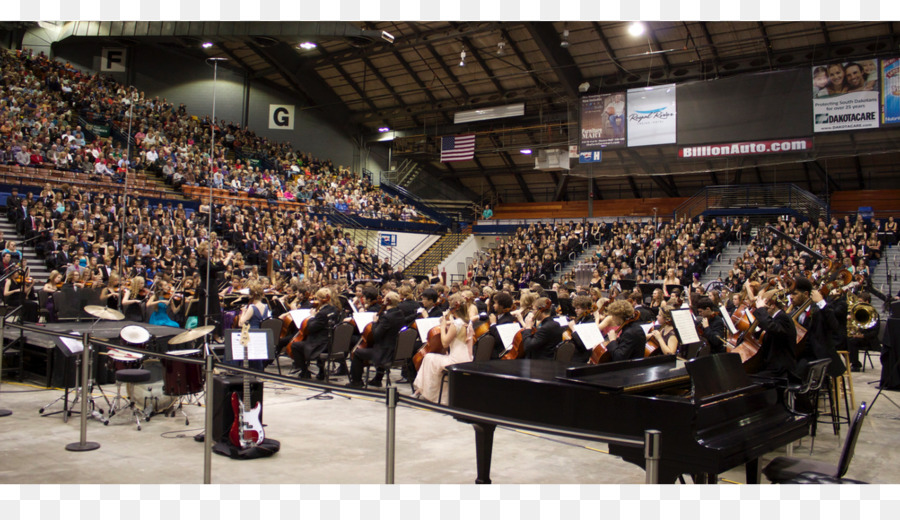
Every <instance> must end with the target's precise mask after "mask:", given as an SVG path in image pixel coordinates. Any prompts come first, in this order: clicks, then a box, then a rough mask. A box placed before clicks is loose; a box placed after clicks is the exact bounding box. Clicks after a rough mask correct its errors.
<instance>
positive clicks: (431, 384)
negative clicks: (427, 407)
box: [413, 293, 474, 404]
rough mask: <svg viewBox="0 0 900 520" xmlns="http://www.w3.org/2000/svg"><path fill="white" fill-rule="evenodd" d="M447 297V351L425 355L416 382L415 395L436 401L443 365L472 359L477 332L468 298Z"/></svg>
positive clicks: (444, 326) (444, 319) (443, 321)
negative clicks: (473, 325) (474, 328)
mask: <svg viewBox="0 0 900 520" xmlns="http://www.w3.org/2000/svg"><path fill="white" fill-rule="evenodd" d="M448 300H449V304H450V310H449V311H448V312H447V314H444V315H443V316H442V317H441V325H440V327H441V345H443V347H444V349H445V350H446V351H447V353H436V352H433V353H428V354H425V357H424V359H423V360H422V366H421V368H419V372H418V373H417V374H416V379H415V381H414V382H413V388H415V391H416V395H417V396H420V397H422V398H423V399H426V400H428V401H431V402H437V401H438V397H439V396H440V393H441V383H442V381H443V374H444V368H446V367H447V366H449V365H452V364H455V363H465V362H468V361H472V348H473V346H474V337H473V334H474V331H473V330H472V328H471V326H470V322H469V310H468V309H467V305H466V299H465V297H464V296H462V295H461V294H459V293H458V294H452V295H450V297H449V299H448ZM445 399H446V397H445ZM444 404H446V402H445V403H444Z"/></svg>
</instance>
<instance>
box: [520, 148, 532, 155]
mask: <svg viewBox="0 0 900 520" xmlns="http://www.w3.org/2000/svg"><path fill="white" fill-rule="evenodd" d="M519 153H520V154H522V155H531V148H522V149H521V150H519Z"/></svg>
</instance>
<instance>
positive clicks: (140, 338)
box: [119, 325, 150, 344]
mask: <svg viewBox="0 0 900 520" xmlns="http://www.w3.org/2000/svg"><path fill="white" fill-rule="evenodd" d="M119 337H120V338H122V339H124V340H125V341H127V342H128V343H134V344H141V343H146V342H147V340H149V339H150V333H149V332H148V331H147V329H145V328H144V327H141V326H139V325H129V326H127V327H125V328H123V329H122V330H121V331H119Z"/></svg>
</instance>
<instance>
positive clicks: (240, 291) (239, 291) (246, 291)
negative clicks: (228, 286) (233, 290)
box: [237, 289, 250, 294]
mask: <svg viewBox="0 0 900 520" xmlns="http://www.w3.org/2000/svg"><path fill="white" fill-rule="evenodd" d="M237 293H238V294H250V289H238V291H237Z"/></svg>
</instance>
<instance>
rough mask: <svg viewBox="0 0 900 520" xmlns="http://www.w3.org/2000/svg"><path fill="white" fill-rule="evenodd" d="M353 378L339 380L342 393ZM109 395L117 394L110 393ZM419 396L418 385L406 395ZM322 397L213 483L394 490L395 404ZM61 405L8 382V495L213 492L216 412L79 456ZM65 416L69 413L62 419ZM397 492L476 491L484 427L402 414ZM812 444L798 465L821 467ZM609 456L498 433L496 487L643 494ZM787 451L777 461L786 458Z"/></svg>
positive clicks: (827, 448)
mask: <svg viewBox="0 0 900 520" xmlns="http://www.w3.org/2000/svg"><path fill="white" fill-rule="evenodd" d="M879 374H880V366H879V364H878V360H877V359H875V369H874V370H873V369H869V370H867V371H866V372H865V373H855V374H853V376H854V388H855V395H856V400H857V402H858V401H860V400H865V401H867V402H871V401H872V398H873V397H874V395H875V393H876V392H877V389H876V388H875V386H876V385H874V384H868V383H869V382H871V381H877V380H878V377H879ZM345 381H346V378H338V379H337V380H336V383H338V384H342V383H344V382H345ZM104 388H105V389H106V390H107V391H108V392H109V391H112V392H114V391H115V388H114V387H109V388H107V387H104ZM400 391H401V393H404V394H409V392H410V387H409V385H403V386H400ZM315 393H316V392H313V391H312V390H310V389H304V388H300V387H295V386H288V385H281V384H277V383H271V384H266V386H265V398H264V418H265V423H266V425H267V426H266V434H267V436H268V437H270V438H273V439H277V440H278V441H280V442H281V451H280V452H279V453H277V454H276V455H274V456H273V457H270V458H267V459H260V460H253V461H235V460H231V459H228V458H226V457H222V456H218V455H214V456H213V464H212V481H213V483H216V484H226V483H270V484H275V483H317V484H333V483H373V484H379V483H384V478H385V476H384V475H385V426H386V408H385V405H384V401H383V400H371V399H365V398H359V397H354V398H352V399H343V398H340V397H336V398H334V399H332V400H327V401H319V400H306V398H307V397H309V396H311V395H314V394H315ZM59 394H60V391H58V390H46V389H43V388H40V387H38V386H36V385H33V384H28V383H27V382H26V383H15V382H13V383H8V382H5V381H4V384H3V387H2V394H0V408H5V409H9V410H12V411H13V415H11V416H9V417H5V418H0V431H2V432H3V434H2V435H3V443H2V444H0V460H2V461H3V463H2V465H0V483H2V484H43V483H54V484H64V483H97V484H126V483H175V484H195V483H202V482H203V450H202V446H203V444H202V443H199V442H196V441H194V439H193V436H194V435H195V434H196V433H199V432H200V431H201V429H202V427H203V421H204V416H205V413H204V408H202V407H200V406H197V405H189V406H186V408H185V409H186V412H187V414H188V416H189V418H190V426H185V424H184V418H183V417H181V416H178V417H176V418H171V417H165V416H162V415H158V416H155V417H153V419H152V420H151V421H149V422H147V423H144V425H143V430H142V431H137V430H136V428H135V427H134V424H133V423H126V422H125V417H124V416H121V415H120V416H116V417H113V420H112V421H111V422H110V424H109V425H108V426H104V425H102V424H101V423H99V422H96V421H89V422H88V440H89V441H95V442H99V443H100V444H101V448H100V449H98V450H95V451H90V452H82V453H77V452H69V451H66V450H65V446H66V445H67V444H69V443H73V442H78V440H79V438H80V430H79V419H78V417H77V416H74V417H72V418H70V420H69V421H68V423H64V422H63V420H62V416H61V415H54V416H50V417H41V416H40V415H39V413H38V410H39V409H40V408H41V407H42V406H44V405H46V404H47V403H48V402H49V401H51V400H52V399H55V398H56V397H57V396H58V395H59ZM886 397H888V398H891V399H893V400H894V401H895V402H898V403H900V395H897V393H896V392H893V391H887V392H885V393H884V394H882V396H881V397H879V398H878V401H877V403H876V406H875V408H874V409H873V410H872V412H871V414H870V415H869V416H868V418H867V419H866V422H865V425H864V428H863V431H862V434H861V436H860V439H859V442H858V444H857V448H856V454H855V456H854V459H853V463H852V465H851V467H850V471H849V474H848V476H850V477H851V478H854V479H858V480H863V481H867V482H871V483H898V482H900V464H897V462H898V458H900V457H898V456H897V455H896V454H895V453H894V451H893V449H894V444H895V440H896V439H897V438H900V408H898V407H897V406H896V405H894V404H892V403H891V402H890V401H889V400H888V399H886ZM53 409H59V405H58V404H57V405H56V407H55V408H52V409H51V411H52V410H53ZM397 427H398V437H397V453H396V473H395V482H396V483H398V484H400V483H406V484H425V483H444V484H469V483H473V482H474V479H475V442H474V434H473V430H472V427H471V426H469V425H466V424H463V423H460V422H457V421H455V420H453V419H451V418H449V417H447V416H444V415H441V414H437V413H434V412H430V411H426V410H422V409H417V408H413V407H410V406H400V407H398V410H397ZM845 432H846V425H845V426H844V427H843V430H842V432H841V433H842V436H841V438H840V440H839V439H838V437H836V436H835V435H834V434H833V432H832V429H831V426H830V425H820V427H819V435H818V437H817V439H816V442H815V451H814V453H813V455H812V458H814V459H817V460H823V461H827V462H831V463H836V462H837V460H838V457H839V453H840V448H841V443H842V442H843V433H845ZM808 448H809V439H808V438H807V439H804V440H803V442H802V447H800V448H795V450H794V456H803V457H806V456H809V455H808V453H809V451H808ZM605 449H606V446H605V445H603V444H591V443H586V442H583V441H579V440H574V439H568V438H561V437H548V436H544V435H537V434H532V433H529V432H522V431H514V430H510V429H505V428H498V429H497V433H496V435H495V439H494V456H493V466H492V472H491V477H492V480H493V482H494V483H495V484H529V483H530V484H541V483H570V484H612V483H615V484H629V483H638V484H639V483H643V482H644V472H643V470H641V469H640V468H638V467H637V466H633V465H631V464H629V463H626V462H623V461H622V460H620V459H618V458H616V457H613V456H610V455H608V454H606V453H605ZM783 454H784V450H783V449H782V450H779V451H777V452H774V453H771V454H769V456H768V457H766V458H764V460H763V465H765V464H766V463H767V462H768V460H770V459H771V458H773V457H775V456H778V455H783ZM731 482H744V472H743V468H737V469H736V470H732V471H730V472H728V473H726V474H723V475H721V476H720V483H731Z"/></svg>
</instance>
